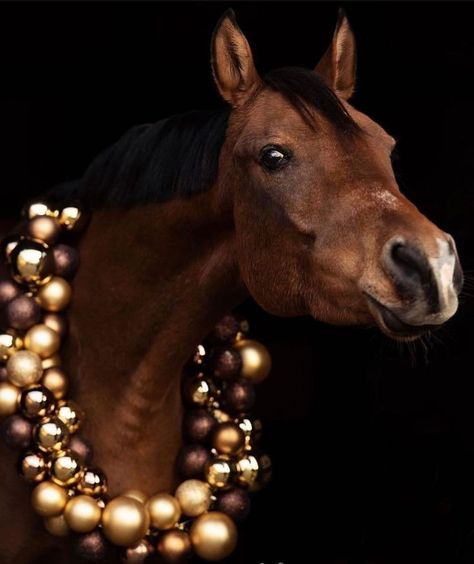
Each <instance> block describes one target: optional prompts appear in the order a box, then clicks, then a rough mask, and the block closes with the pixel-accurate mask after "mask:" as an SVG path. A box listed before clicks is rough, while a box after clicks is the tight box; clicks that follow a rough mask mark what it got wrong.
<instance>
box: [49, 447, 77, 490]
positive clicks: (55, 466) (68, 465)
mask: <svg viewBox="0 0 474 564" xmlns="http://www.w3.org/2000/svg"><path fill="white" fill-rule="evenodd" d="M50 474H51V480H52V481H53V482H54V483H56V484H58V485H59V486H72V485H73V484H76V483H77V482H78V481H79V480H80V479H81V476H82V468H81V462H80V458H79V456H78V455H77V454H76V453H75V452H73V451H72V450H67V451H59V452H58V453H56V454H55V455H54V457H53V458H52V460H51V466H50Z"/></svg>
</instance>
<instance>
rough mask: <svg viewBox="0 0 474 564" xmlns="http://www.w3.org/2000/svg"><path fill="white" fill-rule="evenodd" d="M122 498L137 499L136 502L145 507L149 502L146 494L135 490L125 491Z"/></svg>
mask: <svg viewBox="0 0 474 564" xmlns="http://www.w3.org/2000/svg"><path fill="white" fill-rule="evenodd" d="M122 496H123V497H131V498H132V499H135V500H136V501H139V502H140V503H143V505H145V504H146V502H147V500H148V496H147V495H146V494H144V493H143V492H142V491H140V490H134V489H131V490H126V491H124V492H123V494H122Z"/></svg>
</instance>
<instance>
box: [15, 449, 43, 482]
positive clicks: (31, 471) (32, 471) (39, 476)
mask: <svg viewBox="0 0 474 564" xmlns="http://www.w3.org/2000/svg"><path fill="white" fill-rule="evenodd" d="M47 469H48V468H47V465H46V460H45V458H44V456H43V454H42V453H41V452H27V453H26V454H25V455H24V456H23V457H22V458H21V459H20V472H21V474H22V476H23V477H24V478H25V479H26V480H28V481H29V482H41V481H42V480H43V479H44V477H45V475H46V471H47Z"/></svg>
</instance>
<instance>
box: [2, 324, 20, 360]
mask: <svg viewBox="0 0 474 564" xmlns="http://www.w3.org/2000/svg"><path fill="white" fill-rule="evenodd" d="M22 346H23V343H22V340H21V339H20V337H19V336H18V335H17V333H16V331H14V330H13V329H9V330H8V331H1V332H0V360H3V361H5V360H8V358H9V357H11V356H12V355H13V354H15V353H16V352H18V351H19V350H20V349H21V347H22Z"/></svg>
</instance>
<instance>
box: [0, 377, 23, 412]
mask: <svg viewBox="0 0 474 564" xmlns="http://www.w3.org/2000/svg"><path fill="white" fill-rule="evenodd" d="M20 395H21V392H20V390H19V389H18V388H17V387H16V386H14V385H13V384H10V382H0V417H6V416H7V415H13V413H15V411H16V410H17V409H18V402H19V401H20Z"/></svg>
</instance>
